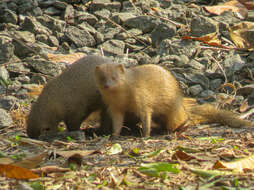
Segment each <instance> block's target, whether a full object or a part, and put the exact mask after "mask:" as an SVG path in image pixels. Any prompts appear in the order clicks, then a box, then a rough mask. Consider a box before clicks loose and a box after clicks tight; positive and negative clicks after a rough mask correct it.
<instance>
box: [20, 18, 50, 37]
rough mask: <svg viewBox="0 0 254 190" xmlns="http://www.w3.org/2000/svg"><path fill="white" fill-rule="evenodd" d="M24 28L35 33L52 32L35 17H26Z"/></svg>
mask: <svg viewBox="0 0 254 190" xmlns="http://www.w3.org/2000/svg"><path fill="white" fill-rule="evenodd" d="M22 29H23V30H26V31H29V32H32V33H33V34H45V35H50V34H52V32H51V31H50V30H49V29H48V28H46V27H45V26H43V25H42V24H41V23H40V22H38V21H37V20H36V19H35V17H28V16H27V17H26V18H25V20H24V23H23V24H22Z"/></svg>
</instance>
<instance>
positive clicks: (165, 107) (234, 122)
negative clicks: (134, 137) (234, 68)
mask: <svg viewBox="0 0 254 190" xmlns="http://www.w3.org/2000/svg"><path fill="white" fill-rule="evenodd" d="M95 77H96V85H97V86H98V89H99V91H100V93H101V95H102V99H103V100H104V102H105V104H106V105H107V106H108V111H109V113H110V115H111V117H112V119H113V134H112V136H118V135H119V134H120V131H121V128H122V125H123V119H124V115H125V113H127V112H130V113H134V114H135V115H136V116H137V117H139V118H140V120H141V123H142V128H143V133H142V134H143V136H149V135H150V130H151V119H153V121H155V122H158V123H159V124H160V125H161V126H166V129H167V131H168V132H171V131H174V130H175V129H177V128H178V127H180V126H182V125H185V124H197V123H202V122H209V123H210V122H213V123H221V124H226V125H229V126H232V127H240V126H253V124H252V123H251V122H249V121H244V120H241V119H239V118H237V116H236V115H235V114H233V113H232V112H229V111H225V110H219V109H216V108H215V107H213V106H212V105H209V104H204V105H197V104H196V102H195V99H191V98H184V97H183V94H182V92H181V90H180V88H179V85H178V82H177V81H176V79H175V78H174V76H173V75H172V74H171V73H170V72H169V71H167V70H166V69H163V68H162V67H160V66H156V65H142V66H136V67H133V68H128V69H126V68H124V67H123V65H121V64H114V65H113V64H103V65H99V66H96V68H95Z"/></svg>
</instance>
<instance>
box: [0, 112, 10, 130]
mask: <svg viewBox="0 0 254 190" xmlns="http://www.w3.org/2000/svg"><path fill="white" fill-rule="evenodd" d="M12 124H13V121H12V118H11V116H10V114H8V113H7V112H6V111H5V110H4V109H1V108H0V129H3V128H4V127H9V126H10V125H12Z"/></svg>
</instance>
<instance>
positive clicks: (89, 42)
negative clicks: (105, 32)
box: [65, 26, 95, 48]
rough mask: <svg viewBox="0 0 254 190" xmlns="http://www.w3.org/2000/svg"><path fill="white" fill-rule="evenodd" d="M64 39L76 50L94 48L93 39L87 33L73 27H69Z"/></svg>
mask: <svg viewBox="0 0 254 190" xmlns="http://www.w3.org/2000/svg"><path fill="white" fill-rule="evenodd" d="M65 37H66V38H67V39H68V41H70V43H73V44H74V45H75V46H76V47H78V48H79V47H93V46H95V39H94V38H93V36H92V35H91V34H90V33H89V32H87V31H86V30H80V29H78V28H77V27H74V26H69V27H68V28H67V29H66V33H65Z"/></svg>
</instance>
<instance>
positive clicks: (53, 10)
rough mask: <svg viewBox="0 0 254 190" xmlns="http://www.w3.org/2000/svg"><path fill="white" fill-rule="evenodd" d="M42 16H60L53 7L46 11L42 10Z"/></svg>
mask: <svg viewBox="0 0 254 190" xmlns="http://www.w3.org/2000/svg"><path fill="white" fill-rule="evenodd" d="M44 14H47V15H51V16H53V15H61V11H60V10H59V9H57V8H55V7H49V8H47V9H46V10H44Z"/></svg>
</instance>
